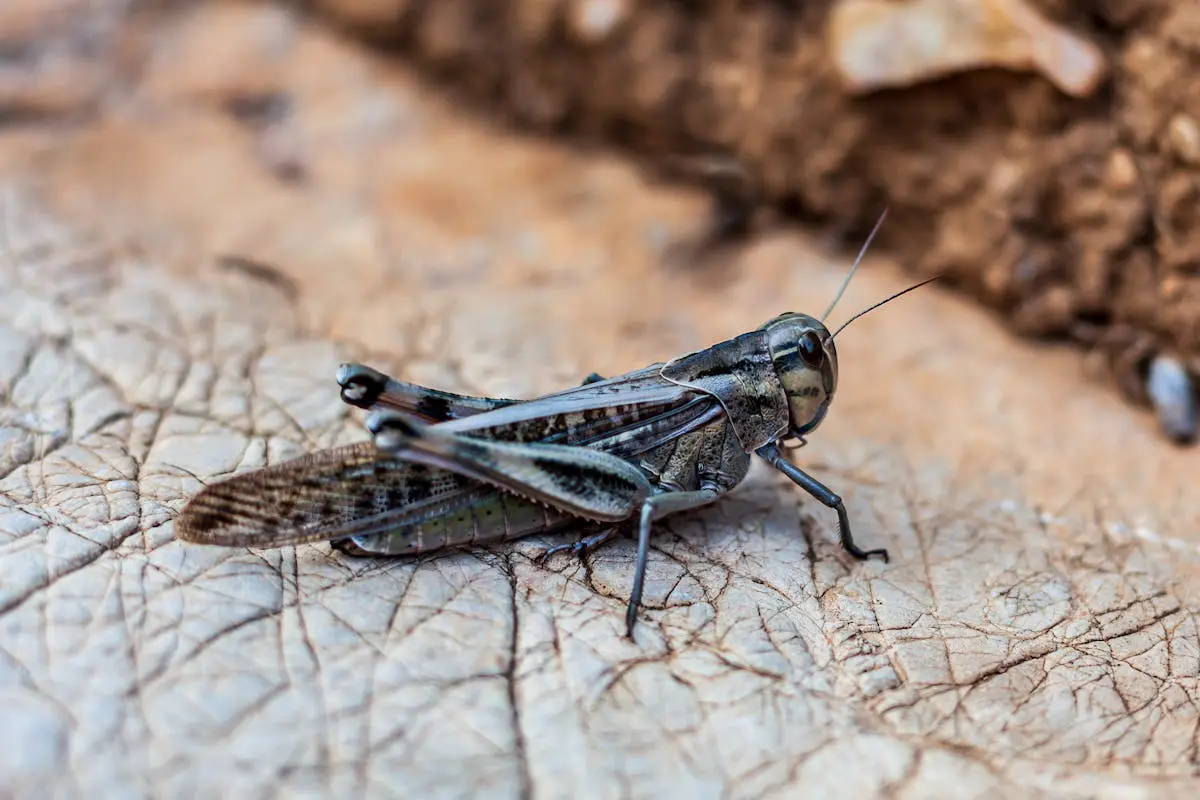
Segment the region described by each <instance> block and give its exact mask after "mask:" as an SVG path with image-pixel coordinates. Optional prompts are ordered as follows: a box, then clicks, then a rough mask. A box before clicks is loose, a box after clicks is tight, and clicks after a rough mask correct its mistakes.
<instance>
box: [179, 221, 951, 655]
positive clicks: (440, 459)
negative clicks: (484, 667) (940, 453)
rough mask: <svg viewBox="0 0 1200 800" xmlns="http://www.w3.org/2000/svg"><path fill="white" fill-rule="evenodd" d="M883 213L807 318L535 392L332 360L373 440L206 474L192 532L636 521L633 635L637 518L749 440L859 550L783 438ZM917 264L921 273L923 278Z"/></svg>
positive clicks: (342, 536)
mask: <svg viewBox="0 0 1200 800" xmlns="http://www.w3.org/2000/svg"><path fill="white" fill-rule="evenodd" d="M884 217H886V211H885V212H884V214H883V215H882V216H881V217H880V219H879V221H878V222H877V223H876V225H875V228H874V229H873V230H872V231H871V234H870V236H868V238H867V240H866V242H865V243H864V245H863V247H862V250H860V252H859V254H858V258H856V259H855V262H854V265H853V266H852V267H851V269H850V272H849V273H848V274H847V276H846V278H845V280H844V281H843V283H842V286H841V289H840V290H839V291H838V293H837V296H835V297H834V300H833V302H832V303H831V304H830V306H829V309H828V310H827V311H826V312H825V315H823V316H822V318H821V319H820V320H818V319H816V318H814V317H811V316H808V315H806V314H799V313H793V312H788V313H784V314H781V315H779V316H777V317H775V318H773V319H771V320H769V321H768V322H766V323H765V324H764V325H762V326H761V327H760V328H758V329H757V330H754V331H751V332H749V333H744V334H741V335H740V336H736V337H734V338H732V339H729V340H727V341H724V342H721V343H719V344H716V345H713V346H712V347H709V348H706V349H704V350H699V351H697V352H694V353H690V354H688V355H684V356H680V357H678V358H675V359H672V360H670V361H666V362H662V363H657V364H653V365H651V366H648V367H645V368H643V369H639V370H635V371H633V372H630V373H627V374H625V375H620V376H617V377H613V378H607V379H606V378H601V377H600V376H599V375H595V374H593V375H591V376H589V377H588V378H587V379H586V380H585V381H584V382H583V383H582V384H581V385H579V386H576V387H573V388H570V389H566V390H565V391H560V392H556V393H554V394H549V395H545V396H543V397H539V398H536V399H532V400H511V399H503V398H491V397H471V396H467V395H461V394H453V393H450V392H444V391H438V390H436V389H430V388H426V387H424V386H417V385H413V384H409V383H404V382H403V381H400V380H397V379H395V378H393V377H390V376H388V375H386V374H384V373H382V372H379V371H377V370H374V369H372V368H370V367H367V366H364V365H361V364H343V365H341V366H340V367H339V370H338V376H337V380H338V383H339V385H340V386H341V398H342V400H343V401H344V402H346V403H347V404H349V405H352V406H355V407H358V408H361V409H365V410H367V411H369V412H370V413H369V414H368V416H367V420H366V427H367V430H368V431H369V432H370V434H371V437H372V439H371V441H366V442H361V443H355V444H350V445H344V446H340V447H335V448H332V449H327V450H322V451H318V452H315V453H310V454H308V455H305V456H301V457H299V458H296V459H293V460H290V461H287V462H283V463H280V464H276V465H271V466H268V467H265V468H263V469H259V470H256V471H253V472H247V473H242V474H240V475H236V476H233V477H231V478H228V479H226V480H224V481H221V482H217V483H213V484H210V485H209V486H206V487H205V488H204V489H202V490H201V491H200V492H199V493H198V494H197V495H196V496H195V497H194V498H193V499H192V501H191V502H190V503H189V504H188V505H187V507H186V508H184V509H183V511H182V512H181V513H180V515H179V517H178V518H177V519H176V521H175V535H176V536H177V537H178V538H180V539H182V540H184V541H188V542H193V543H199V544H214V545H225V546H253V547H281V546H285V545H294V544H300V543H305V542H315V541H320V540H328V541H329V542H330V543H331V544H332V545H333V546H334V547H335V549H337V550H339V551H341V552H343V553H346V554H348V555H355V556H395V555H416V554H420V553H429V552H432V551H437V550H442V549H446V548H462V547H468V546H472V545H479V544H485V543H489V542H496V541H510V540H513V539H517V538H521V537H524V536H529V535H532V534H540V533H551V532H556V531H560V530H563V529H565V528H568V527H572V526H577V527H582V528H583V529H584V530H582V531H581V533H585V534H586V535H584V536H583V537H582V538H580V539H579V540H578V541H576V542H574V543H571V544H564V545H558V546H555V547H550V548H548V549H546V550H545V551H544V552H543V553H542V554H541V558H542V559H543V560H544V559H545V558H548V557H549V556H551V555H553V554H554V553H556V552H560V551H562V550H570V551H572V552H574V553H576V554H582V553H584V552H585V551H588V550H591V549H593V548H595V547H597V546H599V545H600V544H602V543H603V542H605V541H607V540H609V539H610V538H612V537H613V536H614V535H616V534H617V533H618V532H619V531H620V530H622V528H623V527H624V526H625V525H626V524H630V525H632V524H636V526H637V532H638V536H637V561H636V565H635V569H634V575H633V588H632V591H631V593H630V597H629V604H628V607H627V609H626V615H625V623H626V635H627V636H628V637H629V638H630V639H632V638H633V631H634V625H635V622H636V619H637V610H638V608H639V606H640V604H641V597H642V585H643V581H644V578H645V572H646V559H647V553H648V549H649V541H650V532H651V528H652V526H653V524H654V522H655V521H656V520H658V519H661V518H662V517H664V516H666V515H668V514H674V513H678V512H682V511H688V510H691V509H696V508H699V507H701V506H705V505H708V504H710V503H712V502H714V501H716V500H717V499H718V498H720V497H721V496H722V495H724V494H726V493H727V492H729V491H730V490H732V489H733V488H734V487H736V486H737V485H738V484H740V483H741V482H742V480H743V479H744V478H745V477H746V474H747V472H748V471H749V468H750V463H751V458H752V457H753V456H755V455H756V456H758V457H759V458H761V459H763V460H764V461H766V462H767V463H768V464H770V465H771V466H772V467H774V468H775V469H777V470H779V471H780V472H782V473H783V474H784V475H786V476H787V477H788V478H790V479H791V480H792V481H793V482H794V483H795V484H796V485H797V486H799V487H800V488H802V489H804V490H805V491H807V492H808V493H809V494H811V495H812V496H813V497H814V498H816V499H817V500H818V501H819V502H821V503H822V504H824V505H825V506H827V507H829V508H831V509H833V510H834V511H835V512H836V514H837V519H838V530H839V534H840V538H841V544H842V547H843V548H845V550H846V551H847V552H848V553H850V554H851V555H852V556H854V557H855V558H857V559H860V560H865V559H868V558H870V557H871V556H879V557H881V558H883V560H884V561H887V560H888V552H887V550H886V549H882V548H881V549H875V550H863V549H861V548H860V547H859V546H858V545H857V544H856V543H855V541H854V538H853V535H852V534H851V529H850V520H849V518H848V516H847V514H846V507H845V504H844V503H843V502H842V499H841V497H839V496H838V495H837V494H835V493H834V492H833V491H832V490H831V489H829V488H828V487H827V486H825V485H824V484H822V483H820V482H819V481H818V480H817V479H816V478H813V477H812V476H811V475H809V474H807V473H806V472H804V471H802V470H801V469H799V468H798V467H796V466H795V465H793V464H792V463H791V462H789V461H788V460H786V459H785V457H784V454H783V452H782V450H781V447H780V445H781V443H783V442H785V441H787V440H798V441H799V443H800V444H801V445H802V444H804V443H805V436H806V435H808V434H811V433H812V432H813V431H814V430H816V428H817V426H818V425H820V424H821V421H822V420H823V419H824V418H825V414H826V412H827V411H828V409H829V404H830V402H831V401H832V399H833V396H834V392H835V390H836V388H837V380H838V359H837V350H836V349H835V346H834V338H835V337H836V335H837V333H839V332H840V331H841V330H844V329H845V327H846V325H849V324H850V322H853V321H854V320H855V319H857V318H858V317H860V316H862V315H863V314H865V313H867V312H868V311H871V310H873V309H874V308H877V307H878V306H880V305H883V303H886V302H888V301H890V300H892V299H894V298H896V297H899V296H900V295H902V294H905V293H906V292H909V291H912V290H913V289H916V288H917V287H918V286H922V285H924V284H925V283H928V282H929V281H928V280H927V281H922V282H921V283H919V284H916V285H915V286H911V287H909V288H908V289H905V290H904V291H902V292H899V293H897V294H895V295H893V296H892V297H889V298H888V299H887V300H884V301H882V302H881V303H877V304H875V305H874V306H871V307H870V308H868V309H866V310H864V311H861V312H859V313H858V314H856V315H855V316H854V317H852V318H851V319H850V320H849V321H847V322H846V323H845V324H843V325H842V326H841V328H839V329H838V330H837V331H835V332H834V333H830V332H829V329H828V328H826V327H825V325H824V323H823V320H824V318H825V317H826V316H828V314H829V313H830V311H832V310H833V307H834V306H835V305H836V304H837V301H838V299H840V297H841V295H842V293H843V292H844V291H845V289H846V286H847V284H848V283H849V281H850V278H851V276H852V275H853V274H854V270H855V269H857V267H858V264H859V262H860V261H861V259H862V257H863V254H864V253H865V252H866V249H867V247H868V246H869V245H870V242H871V239H872V238H873V237H874V235H875V233H876V231H878V229H879V225H880V224H882V222H883V219H884ZM935 279H936V278H934V279H930V280H935Z"/></svg>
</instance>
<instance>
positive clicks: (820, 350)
mask: <svg viewBox="0 0 1200 800" xmlns="http://www.w3.org/2000/svg"><path fill="white" fill-rule="evenodd" d="M759 330H762V331H765V332H766V334H767V341H768V343H769V348H770V352H771V363H772V364H773V365H774V367H775V374H776V375H777V376H778V378H779V382H780V383H781V384H782V385H783V391H784V392H785V393H786V394H787V403H788V415H789V417H790V418H791V424H790V425H789V428H790V433H791V435H792V436H797V437H799V436H803V435H804V434H806V433H808V432H810V431H812V430H814V429H815V428H816V427H817V426H818V425H820V424H821V420H823V419H824V418H825V412H826V411H828V410H829V401H830V400H832V399H833V392H834V390H835V389H836V388H837V378H838V363H837V348H835V347H834V344H833V337H832V336H830V335H829V329H828V328H826V327H825V326H824V325H823V324H821V322H820V320H818V319H816V318H815V317H810V316H808V315H807V314H795V313H792V312H790V311H789V312H787V313H785V314H780V315H779V316H778V317H775V318H774V319H772V320H770V321H769V322H767V323H766V324H765V325H763V326H762V327H761V328H760V329H759Z"/></svg>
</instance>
